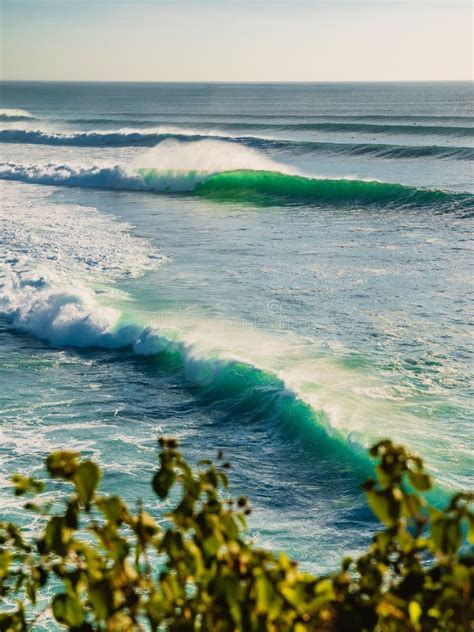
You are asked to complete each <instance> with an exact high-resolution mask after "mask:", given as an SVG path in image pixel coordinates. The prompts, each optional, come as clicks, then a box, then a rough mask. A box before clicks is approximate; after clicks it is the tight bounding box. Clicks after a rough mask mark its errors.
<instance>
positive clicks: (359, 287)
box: [0, 84, 474, 571]
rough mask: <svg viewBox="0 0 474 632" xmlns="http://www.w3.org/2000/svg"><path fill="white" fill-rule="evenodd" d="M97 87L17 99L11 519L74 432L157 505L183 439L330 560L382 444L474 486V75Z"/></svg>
mask: <svg viewBox="0 0 474 632" xmlns="http://www.w3.org/2000/svg"><path fill="white" fill-rule="evenodd" d="M87 89H88V88H87V85H85V86H77V87H74V86H72V87H71V88H70V90H69V91H64V90H63V89H62V88H61V86H58V85H54V84H43V85H34V86H29V85H28V84H23V85H20V84H6V85H5V86H4V87H3V90H2V98H3V102H2V106H4V107H3V109H0V146H1V151H2V153H1V157H0V185H1V193H0V194H1V196H2V207H1V210H0V227H1V236H0V245H1V251H0V339H1V341H2V343H1V347H0V361H1V364H0V366H1V369H0V372H1V374H2V383H3V384H4V388H3V389H2V393H1V394H0V411H1V415H0V438H1V441H0V455H1V457H2V463H3V465H2V471H1V475H0V508H1V509H0V511H3V512H5V513H6V514H8V515H9V512H12V511H15V510H14V507H13V502H12V499H11V497H10V495H9V492H8V476H9V475H10V474H11V473H12V472H14V471H17V470H18V469H25V468H27V469H28V471H31V472H32V473H34V472H36V471H38V469H39V468H40V467H41V459H42V458H43V457H44V455H45V454H46V453H47V452H48V451H49V450H51V449H54V448H57V447H59V446H68V447H74V448H77V449H81V450H83V451H84V452H85V453H88V454H93V455H94V456H95V457H96V458H97V459H98V460H99V461H100V462H101V464H102V465H103V467H104V469H105V480H104V482H105V486H106V488H107V486H109V488H110V489H112V488H114V486H116V485H118V486H119V487H120V489H121V491H122V492H123V495H125V496H126V497H127V498H129V499H133V498H135V497H136V496H139V495H140V496H143V497H145V498H147V494H148V490H147V483H148V478H149V473H150V471H151V469H152V468H153V464H154V463H155V459H156V450H155V446H156V438H157V437H158V436H159V435H160V434H162V433H166V434H171V435H174V436H177V437H178V438H179V439H180V441H181V442H182V444H183V448H184V450H185V451H186V452H187V454H189V455H190V456H191V458H192V459H198V458H202V457H203V456H210V455H212V454H213V453H214V452H215V450H217V449H218V448H223V449H224V450H225V451H226V453H227V456H228V458H229V460H230V461H231V462H232V463H233V481H234V483H233V484H234V486H235V488H236V489H237V490H239V492H243V493H248V494H249V496H250V497H251V499H252V501H253V504H254V509H255V511H254V513H253V515H252V520H251V524H250V528H251V531H252V533H253V535H254V536H255V537H256V538H257V539H258V541H259V542H260V543H262V544H264V545H265V546H269V547H272V548H274V549H279V548H285V549H287V550H289V551H290V553H291V554H292V555H293V556H294V557H295V558H296V559H298V560H300V561H302V562H303V563H304V565H305V566H306V567H307V568H310V569H311V570H317V571H322V570H327V569H330V568H332V567H333V566H334V564H335V563H337V560H338V559H339V557H340V550H341V549H343V550H344V551H347V552H348V553H350V552H351V551H356V550H359V549H361V548H362V547H364V546H365V545H366V543H367V542H368V539H369V538H370V534H371V532H372V530H373V520H372V517H371V515H370V512H369V511H368V510H367V509H366V508H365V505H364V501H363V497H362V495H361V488H360V485H361V482H362V481H363V480H364V478H365V477H366V476H367V475H368V474H369V473H370V471H371V464H370V461H369V459H368V458H367V456H366V451H365V448H366V447H367V446H368V445H370V443H371V442H373V441H375V440H377V439H379V438H381V437H385V436H389V437H391V438H393V439H395V440H399V441H403V442H404V443H406V444H407V445H409V446H410V447H412V448H413V449H414V450H416V451H417V452H418V453H419V454H420V455H421V456H423V457H424V458H425V459H426V461H427V463H428V466H429V469H430V470H431V471H432V472H433V473H434V474H435V477H436V478H437V480H438V481H439V486H438V488H437V490H436V492H435V494H434V500H435V502H437V503H439V504H442V503H443V500H444V498H445V495H446V492H448V491H450V490H453V489H461V488H464V487H468V486H469V483H470V480H471V475H472V447H473V446H472V437H471V435H472V432H471V423H472V410H471V406H470V396H471V392H470V379H471V377H472V331H471V330H470V328H469V290H470V283H471V274H470V266H469V260H470V259H469V257H470V250H469V248H470V245H469V234H470V229H471V226H470V223H471V222H472V214H473V210H474V186H473V184H472V158H473V155H474V148H473V146H472V133H473V130H474V126H473V124H474V117H473V116H472V112H471V111H470V105H469V90H470V88H469V86H467V85H465V84H459V85H458V86H456V87H455V88H453V87H452V86H448V85H447V84H446V85H444V84H437V85H431V84H430V85H421V84H420V85H417V84H414V85H413V86H411V87H407V86H400V85H392V86H387V87H386V94H384V95H382V96H383V98H382V99H381V98H380V95H379V98H378V99H377V100H376V104H375V105H374V101H373V98H372V97H373V94H372V93H371V90H374V89H375V88H374V87H372V88H371V87H370V86H360V87H358V88H354V87H352V88H351V92H350V94H351V95H352V96H351V100H350V106H349V101H348V100H346V97H344V98H342V99H341V91H342V93H343V94H345V93H344V90H346V88H344V87H343V86H339V87H338V88H337V89H336V88H334V89H331V87H328V86H317V85H314V86H296V87H295V86H273V87H271V86H269V87H268V88H267V89H266V90H264V89H263V88H262V87H260V88H259V89H258V90H257V92H255V91H254V90H255V89H254V88H252V87H251V86H220V87H218V88H214V89H213V91H212V93H211V92H210V88H208V87H205V86H192V87H190V86H184V85H183V86H180V85H176V86H164V85H163V86H160V85H151V84H144V85H141V84H138V85H136V86H125V87H124V86H115V85H114V84H111V85H108V86H107V85H104V86H103V87H101V88H100V90H99V92H97V90H98V88H97V87H94V89H92V88H91V89H90V92H87ZM331 90H332V91H331ZM347 90H349V88H347ZM453 90H454V91H455V94H454V95H453V94H452V91H453ZM184 93H185V94H186V99H183V98H182V95H183V94H184ZM354 95H355V96H354ZM86 96H87V98H86ZM394 97H396V98H394ZM348 98H349V92H347V99H348ZM450 99H451V101H450ZM447 101H448V102H449V105H448V106H446V102H447ZM402 102H403V104H402ZM393 103H395V104H396V105H393ZM328 481H330V484H329V483H328Z"/></svg>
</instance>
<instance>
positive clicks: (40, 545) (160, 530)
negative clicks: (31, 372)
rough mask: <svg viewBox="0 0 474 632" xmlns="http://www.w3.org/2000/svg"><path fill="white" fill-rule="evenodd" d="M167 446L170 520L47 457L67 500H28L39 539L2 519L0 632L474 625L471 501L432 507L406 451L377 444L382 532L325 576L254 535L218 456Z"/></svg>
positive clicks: (169, 442)
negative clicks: (48, 621)
mask: <svg viewBox="0 0 474 632" xmlns="http://www.w3.org/2000/svg"><path fill="white" fill-rule="evenodd" d="M160 446H161V451H160V455H159V460H160V464H159V469H158V471H157V472H156V474H155V475H154V477H153V479H152V487H153V490H154V491H155V493H156V494H157V495H158V497H159V498H160V499H162V500H164V499H168V502H170V500H172V499H175V498H177V499H178V500H177V502H176V503H175V505H174V506H173V508H172V510H171V511H170V512H169V513H167V514H166V518H165V519H164V520H162V521H161V522H162V524H158V522H157V521H156V519H155V518H154V517H153V516H152V515H150V513H148V512H147V511H146V510H145V508H144V507H143V506H142V504H141V503H140V502H138V503H137V507H136V509H134V510H132V509H131V508H130V507H128V506H127V505H126V504H125V502H124V501H123V500H122V499H121V498H120V497H119V496H108V495H104V494H101V493H100V491H99V483H100V479H101V471H100V468H99V467H98V466H97V465H96V464H95V463H94V462H93V461H90V460H81V457H80V455H79V454H77V453H75V452H67V451H63V452H55V453H53V454H50V455H49V456H48V458H47V459H46V469H47V471H48V473H49V475H50V477H52V478H54V479H59V480H60V481H63V482H64V484H65V485H66V486H67V487H68V488H69V491H70V494H69V495H68V497H67V498H66V499H65V501H64V503H63V504H60V506H59V507H58V503H57V502H56V503H51V502H50V503H48V502H46V503H45V502H44V501H43V502H42V504H40V503H39V502H37V501H36V502H35V500H30V501H28V502H26V504H25V505H24V506H25V508H26V509H27V510H29V511H31V512H34V513H35V514H36V515H37V516H38V517H39V518H40V521H42V522H41V524H42V527H41V529H40V530H39V532H38V533H37V534H36V535H25V531H24V530H22V529H21V528H20V527H19V526H18V525H15V524H14V523H11V522H10V523H9V522H4V523H1V524H0V592H1V597H2V598H3V600H4V603H5V607H4V611H3V612H2V613H0V630H31V629H35V626H37V625H39V624H38V618H39V616H40V614H41V613H42V612H43V611H44V610H45V608H46V609H50V610H51V612H52V616H53V617H54V619H55V620H56V622H58V623H59V624H62V625H63V626H66V627H67V628H68V629H71V630H76V631H84V632H86V631H91V630H109V631H127V630H170V631H180V632H181V631H182V632H185V631H197V630H199V631H202V632H204V631H212V632H220V631H228V630H236V631H237V630H238V631H242V632H250V631H260V630H262V631H263V630H270V631H275V632H276V631H278V632H279V631H287V630H288V631H289V630H292V631H294V632H305V631H309V630H311V631H314V630H321V631H338V632H340V631H341V632H344V631H345V630H347V631H349V630H350V631H351V632H353V631H358V630H360V631H362V630H379V631H383V632H385V631H387V632H389V631H397V632H398V631H404V630H406V631H416V630H420V631H429V630H433V631H434V630H450V631H451V630H452V631H458V630H459V631H461V630H470V629H472V628H471V626H472V625H473V621H474V612H473V605H472V598H471V594H472V593H471V590H472V582H473V575H474V558H473V556H472V552H470V549H469V547H468V545H467V544H466V537H467V536H468V535H469V534H470V535H471V537H472V534H473V531H474V516H473V514H472V512H471V511H470V508H469V505H470V503H472V501H473V495H470V494H465V493H458V494H456V495H454V496H453V498H452V499H451V502H450V504H449V506H448V507H447V509H446V510H445V511H439V510H437V509H436V508H434V507H433V506H431V505H430V504H428V502H427V501H426V500H425V499H424V498H423V496H422V494H421V493H422V492H425V491H427V490H428V489H430V488H431V486H432V483H431V479H430V477H429V475H428V474H427V473H426V472H425V470H424V466H423V462H422V460H421V459H419V458H418V457H416V456H414V455H412V454H411V453H410V452H408V451H407V450H406V449H405V448H403V447H398V446H395V445H394V444H393V443H392V442H390V441H381V442H380V443H378V444H377V445H375V446H373V447H372V449H371V451H370V453H371V455H372V456H373V457H374V458H375V459H376V460H377V463H376V467H375V472H376V479H377V480H369V481H368V482H367V483H366V485H365V492H366V494H367V500H368V503H369V506H370V507H371V509H372V511H373V512H374V514H375V516H376V517H377V518H378V519H379V520H380V522H381V523H382V526H381V528H380V530H378V531H377V532H376V534H375V537H374V539H373V543H372V544H371V546H370V548H369V549H368V551H367V552H366V553H365V554H364V555H362V557H360V558H358V559H350V558H346V559H344V560H343V561H342V563H341V566H340V569H339V570H338V571H337V572H335V573H333V574H328V575H326V576H323V577H315V576H312V575H310V574H308V573H304V572H302V571H300V570H299V569H298V566H297V564H296V563H295V562H293V561H291V560H290V559H289V558H288V557H287V556H286V555H285V554H284V553H281V554H276V553H272V552H270V551H266V550H262V549H260V548H257V547H256V546H255V545H254V543H253V542H252V541H251V540H250V539H249V537H248V536H247V535H246V516H247V515H248V514H249V513H250V508H249V506H248V503H247V499H246V498H243V497H241V498H238V499H237V500H234V499H232V498H230V497H229V494H228V492H227V491H226V490H227V486H228V479H227V471H228V468H229V464H227V463H225V462H223V458H222V454H220V455H219V456H218V459H217V461H216V463H212V462H210V461H202V462H200V463H199V465H198V467H197V468H195V469H193V468H191V467H190V465H189V464H188V463H187V462H186V460H185V459H184V458H183V456H182V454H181V452H180V451H179V450H178V445H177V442H176V441H175V440H173V439H161V440H160ZM12 482H13V485H14V490H15V493H16V494H17V496H24V495H27V494H29V495H33V496H38V494H40V493H41V492H42V491H43V490H44V487H45V486H44V483H43V482H40V481H37V480H34V479H32V478H29V477H26V476H23V475H16V476H14V477H13V479H12ZM170 493H171V494H172V497H171V499H170ZM471 542H472V540H471ZM466 549H467V550H466ZM463 551H464V553H463ZM47 588H48V592H47V593H46V589H47ZM51 595H52V596H51Z"/></svg>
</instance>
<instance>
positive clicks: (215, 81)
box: [0, 77, 474, 85]
mask: <svg viewBox="0 0 474 632" xmlns="http://www.w3.org/2000/svg"><path fill="white" fill-rule="evenodd" d="M0 83H131V84H138V83H149V84H168V85H169V84H171V85H173V84H183V83H186V84H221V85H222V84H227V85H232V84H234V85H242V84H247V85H250V84H260V85H261V84H268V85H285V84H301V85H316V84H341V83H348V84H350V83H474V78H473V77H470V78H465V79H344V80H331V79H326V80H258V79H254V80H238V81H237V80H230V81H229V80H220V79H211V80H190V79H183V80H173V81H166V80H160V79H157V80H155V79H145V80H140V79H2V78H0Z"/></svg>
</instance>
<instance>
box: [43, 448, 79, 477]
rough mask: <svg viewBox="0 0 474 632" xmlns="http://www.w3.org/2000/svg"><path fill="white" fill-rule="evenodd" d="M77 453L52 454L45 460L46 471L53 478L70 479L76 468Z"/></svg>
mask: <svg viewBox="0 0 474 632" xmlns="http://www.w3.org/2000/svg"><path fill="white" fill-rule="evenodd" d="M78 456H79V455H78V454H77V452H67V451H62V452H52V453H51V454H50V455H49V456H48V457H47V459H46V469H47V470H48V472H49V473H50V475H51V476H52V477H53V478H65V479H70V478H71V477H72V475H73V474H74V472H75V470H76V467H77V457H78Z"/></svg>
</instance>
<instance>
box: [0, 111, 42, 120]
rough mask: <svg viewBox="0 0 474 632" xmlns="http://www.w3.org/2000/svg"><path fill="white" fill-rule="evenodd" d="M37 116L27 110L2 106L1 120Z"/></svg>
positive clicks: (27, 118)
mask: <svg viewBox="0 0 474 632" xmlns="http://www.w3.org/2000/svg"><path fill="white" fill-rule="evenodd" d="M34 118H36V117H35V116H33V114H31V112H27V111H26V110H20V109H18V108H0V121H10V122H15V121H26V120H30V119H34Z"/></svg>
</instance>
